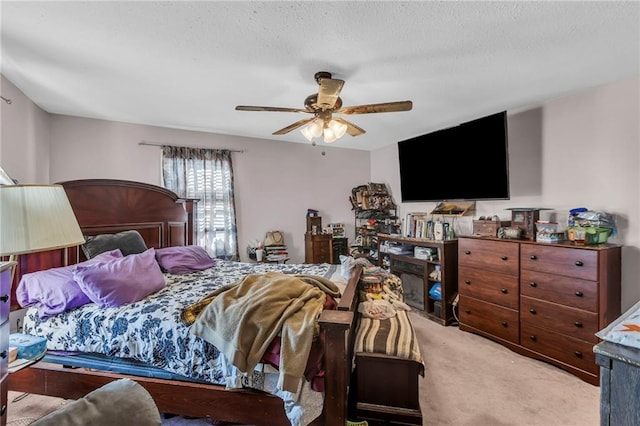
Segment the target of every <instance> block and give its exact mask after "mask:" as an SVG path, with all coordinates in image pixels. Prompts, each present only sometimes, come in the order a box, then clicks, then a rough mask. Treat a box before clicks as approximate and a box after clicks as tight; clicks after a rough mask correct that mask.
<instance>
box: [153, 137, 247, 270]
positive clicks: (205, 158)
mask: <svg viewBox="0 0 640 426" xmlns="http://www.w3.org/2000/svg"><path fill="white" fill-rule="evenodd" d="M162 179H163V185H164V187H165V188H167V189H170V190H171V191H173V192H175V193H176V194H178V196H180V197H185V198H197V199H199V201H198V203H197V204H196V206H197V209H196V221H195V224H194V233H195V235H194V241H195V242H196V244H197V245H200V246H202V247H204V248H205V249H206V250H207V252H208V253H209V254H210V255H211V256H213V257H218V258H223V259H229V260H238V259H239V256H238V231H237V226H236V209H235V196H234V192H233V167H232V162H231V151H229V150H226V149H205V148H188V147H179V146H168V145H163V146H162Z"/></svg>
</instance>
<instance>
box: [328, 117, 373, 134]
mask: <svg viewBox="0 0 640 426" xmlns="http://www.w3.org/2000/svg"><path fill="white" fill-rule="evenodd" d="M333 119H334V120H336V121H338V122H340V123H342V124H345V125H346V126H347V133H349V135H351V136H359V135H362V134H365V133H367V132H366V131H365V130H364V129H363V128H362V127H358V126H356V125H355V124H353V123H351V122H349V121H347V120H345V119H344V118H340V117H333Z"/></svg>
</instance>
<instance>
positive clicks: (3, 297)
mask: <svg viewBox="0 0 640 426" xmlns="http://www.w3.org/2000/svg"><path fill="white" fill-rule="evenodd" d="M8 265H9V264H8V263H4V264H2V267H3V268H6V269H4V270H2V271H0V324H2V323H4V322H5V321H8V320H9V311H10V310H11V282H10V278H11V268H9V267H8Z"/></svg>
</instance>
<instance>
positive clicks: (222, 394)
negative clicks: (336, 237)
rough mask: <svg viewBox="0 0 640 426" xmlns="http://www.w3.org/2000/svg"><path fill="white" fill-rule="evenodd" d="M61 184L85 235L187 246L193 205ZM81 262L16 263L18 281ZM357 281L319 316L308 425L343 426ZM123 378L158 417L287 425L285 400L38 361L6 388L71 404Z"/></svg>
mask: <svg viewBox="0 0 640 426" xmlns="http://www.w3.org/2000/svg"><path fill="white" fill-rule="evenodd" d="M61 184H62V185H63V187H64V188H65V191H66V193H67V196H68V197H69V201H70V203H71V206H72V208H73V211H74V212H75V214H76V217H77V219H78V223H79V224H80V227H81V229H82V231H83V233H84V235H97V234H104V233H116V232H120V231H125V230H130V229H135V230H137V231H138V232H140V234H141V235H142V236H143V238H144V240H145V242H146V243H147V246H148V247H154V248H161V247H168V246H179V245H189V244H193V240H192V238H193V237H192V236H193V221H194V214H195V208H194V206H195V202H196V200H188V199H187V200H185V199H180V198H178V197H177V196H176V195H175V194H174V193H173V192H171V191H168V190H166V189H164V188H160V187H157V186H154V185H149V184H144V183H138V182H131V181H125V180H114V179H87V180H75V181H68V182H63V183H61ZM83 259H84V256H83V254H82V251H81V250H79V248H78V247H73V248H71V249H66V250H56V251H51V252H45V253H37V254H30V255H26V256H21V257H20V258H19V261H20V264H19V267H18V273H17V275H18V277H17V278H18V279H19V276H20V274H22V273H27V272H34V271H37V270H42V269H47V268H51V267H57V266H64V265H66V264H73V263H77V262H79V261H81V260H83ZM359 275H360V269H357V270H356V271H355V273H354V274H353V276H352V277H351V279H350V280H349V282H348V284H347V287H346V290H345V292H344V294H343V295H342V297H341V299H340V302H339V306H338V309H337V310H334V311H324V312H323V313H322V315H321V317H320V326H321V328H322V329H323V330H324V332H325V354H324V355H325V364H326V365H325V367H326V374H325V402H324V410H323V414H322V416H321V417H320V418H318V419H316V420H314V422H313V423H312V424H314V425H317V424H324V425H336V426H337V425H339V426H344V424H345V423H346V420H347V410H348V403H347V401H348V390H349V377H350V373H351V360H352V356H353V352H352V350H353V338H354V335H355V332H354V328H355V321H354V312H355V309H356V306H357V291H356V288H357V283H358V280H359ZM14 288H15V287H14ZM12 300H15V298H13V299H12ZM123 377H129V378H131V379H133V380H135V381H137V382H138V383H140V384H141V385H142V386H144V387H145V388H146V389H147V390H148V391H149V392H150V393H151V395H152V396H153V399H154V401H155V403H156V405H157V406H158V409H159V410H160V411H161V412H164V413H171V414H176V415H182V416H190V417H201V418H205V417H206V418H214V419H218V420H223V421H227V422H235V423H244V424H260V425H289V424H290V423H289V420H288V419H287V417H286V415H285V411H284V407H283V401H282V400H281V399H280V398H278V397H276V396H273V395H270V394H266V393H264V392H260V391H255V390H249V389H233V390H228V389H225V388H224V386H218V385H208V384H199V383H191V382H181V381H174V380H166V379H154V378H147V377H139V376H128V375H124V374H115V373H109V372H101V371H95V370H88V369H81V368H73V369H72V368H64V367H62V366H59V365H54V364H47V363H43V362H40V363H36V364H34V365H32V366H30V367H27V368H25V369H22V370H20V371H18V372H16V373H12V374H10V375H9V379H8V388H9V390H12V391H17V392H28V393H34V394H40V395H48V396H56V397H61V398H67V399H77V398H81V397H83V396H84V395H86V394H87V393H88V392H90V391H92V390H94V389H97V388H99V387H101V386H102V385H104V384H106V383H108V382H111V381H113V380H117V379H120V378H123Z"/></svg>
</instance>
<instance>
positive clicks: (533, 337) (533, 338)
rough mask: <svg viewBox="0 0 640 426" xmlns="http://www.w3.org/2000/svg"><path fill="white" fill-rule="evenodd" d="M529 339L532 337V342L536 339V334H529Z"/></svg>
mask: <svg viewBox="0 0 640 426" xmlns="http://www.w3.org/2000/svg"><path fill="white" fill-rule="evenodd" d="M529 339H531V341H532V342H535V341H536V336H534V335H533V334H532V335H531V336H529Z"/></svg>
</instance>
